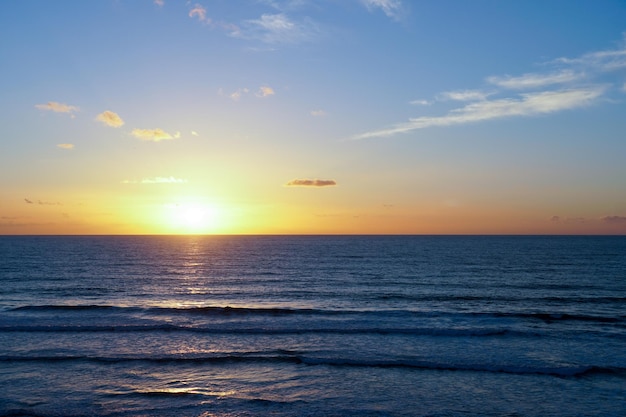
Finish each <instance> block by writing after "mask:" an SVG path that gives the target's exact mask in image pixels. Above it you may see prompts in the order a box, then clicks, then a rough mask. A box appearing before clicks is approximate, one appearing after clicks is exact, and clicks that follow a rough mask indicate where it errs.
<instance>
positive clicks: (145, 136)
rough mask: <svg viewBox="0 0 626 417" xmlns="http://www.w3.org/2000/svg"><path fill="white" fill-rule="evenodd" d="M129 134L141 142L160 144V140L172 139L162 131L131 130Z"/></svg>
mask: <svg viewBox="0 0 626 417" xmlns="http://www.w3.org/2000/svg"><path fill="white" fill-rule="evenodd" d="M131 134H132V135H133V136H134V137H136V138H138V139H141V140H144V141H149V142H160V141H162V140H169V139H174V137H173V136H172V135H170V134H169V133H167V132H165V131H164V130H162V129H158V128H157V129H133V131H132V132H131Z"/></svg>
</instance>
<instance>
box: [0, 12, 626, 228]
mask: <svg viewBox="0 0 626 417" xmlns="http://www.w3.org/2000/svg"><path fill="white" fill-rule="evenodd" d="M0 39H1V40H0V62H1V65H0V73H1V74H2V77H0V91H2V92H3V93H2V94H1V95H0V110H1V113H0V114H1V116H0V117H1V123H0V129H1V136H0V147H1V148H0V149H2V152H1V153H0V233H3V234H13V233H179V232H180V233H183V232H193V233H557V234H561V233H563V234H569V233H607V234H614V233H617V234H623V233H626V168H625V167H624V166H625V165H626V164H624V163H623V159H624V156H625V155H626V144H625V140H624V133H623V132H626V117H624V115H626V105H625V100H626V3H624V2H623V1H610V0H606V1H601V2H591V1H576V0H570V1H558V0H554V1H549V2H546V1H534V0H531V1H436V2H432V1H431V2H426V1H424V2H422V1H406V0H318V1H313V0H291V1H288V0H283V1H279V0H275V1H270V0H266V1H262V0H256V1H254V0H251V1H234V0H228V1H227V0H204V1H184V0H163V1H153V0H141V1H140V0H132V1H131V0H97V1H95V0H94V1H78V0H75V1H69V0H68V1H29V2H23V1H5V2H2V3H0ZM176 207H186V209H185V210H180V209H176ZM192 208H193V209H192ZM185 213H187V214H185ZM189 213H196V214H195V217H197V218H196V219H195V220H192V219H186V218H185V216H191V215H190V214H189ZM202 213H204V214H202ZM208 213H211V215H210V216H209V214H208ZM209 217H210V218H211V220H209Z"/></svg>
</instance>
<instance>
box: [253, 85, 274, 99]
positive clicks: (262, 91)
mask: <svg viewBox="0 0 626 417" xmlns="http://www.w3.org/2000/svg"><path fill="white" fill-rule="evenodd" d="M274 94H276V93H275V92H274V90H273V89H272V87H268V86H261V87H260V88H259V91H257V93H256V96H257V97H269V96H273V95H274Z"/></svg>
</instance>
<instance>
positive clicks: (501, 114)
mask: <svg viewBox="0 0 626 417" xmlns="http://www.w3.org/2000/svg"><path fill="white" fill-rule="evenodd" d="M604 90H605V87H604V86H595V87H588V88H580V89H571V90H560V91H543V92H538V93H528V94H522V95H521V96H520V97H519V98H504V99H498V100H484V101H479V102H475V103H471V104H468V105H466V106H464V107H461V108H459V109H454V110H452V111H450V112H449V113H448V114H446V115H444V116H424V117H418V118H414V119H409V122H407V123H402V124H398V125H396V126H393V127H390V128H388V129H381V130H375V131H370V132H366V133H362V134H360V135H357V136H354V139H365V138H373V137H387V136H392V135H395V134H398V133H407V132H411V131H413V130H417V129H424V128H427V127H434V126H451V125H458V124H465V123H473V122H480V121H486V120H493V119H501V118H505V117H515V116H516V117H520V116H535V115H541V114H548V113H554V112H558V111H563V110H569V109H575V108H578V107H584V106H588V105H591V104H593V103H594V102H595V100H596V99H597V98H598V97H600V96H601V95H602V93H603V92H604Z"/></svg>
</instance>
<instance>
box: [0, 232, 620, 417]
mask: <svg viewBox="0 0 626 417" xmlns="http://www.w3.org/2000/svg"><path fill="white" fill-rule="evenodd" d="M0 415H2V416H42V417H43V416H67V417H72V416H116V417H117V416H119V417H126V416H176V417H180V416H194V417H195V416H201V417H226V416H229V417H234V416H279V417H282V416H359V417H365V416H433V417H435V416H542V417H543V416H624V415H626V237H504V236H501V237H500V236H499V237H451V236H446V237H434V236H431V237H423V236H419V237H418V236H378V237H371V236H369V237H366V236H330V237H329V236H325V237H315V236H295V237H287V236H283V237H271V236H267V237H252V236H239V237H232V236H231V237H225V236H214V237H0Z"/></svg>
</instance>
